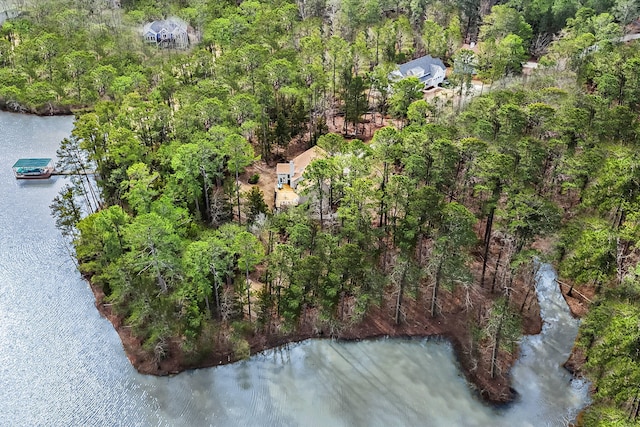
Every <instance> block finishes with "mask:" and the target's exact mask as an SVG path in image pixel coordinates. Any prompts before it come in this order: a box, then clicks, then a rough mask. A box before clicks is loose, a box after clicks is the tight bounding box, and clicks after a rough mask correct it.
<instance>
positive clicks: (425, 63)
mask: <svg viewBox="0 0 640 427" xmlns="http://www.w3.org/2000/svg"><path fill="white" fill-rule="evenodd" d="M446 69H447V67H445V65H444V63H443V62H442V60H440V59H439V58H433V57H432V56H431V55H425V56H422V57H420V58H418V59H414V60H413V61H409V62H407V63H405V64H400V65H398V68H397V69H396V70H395V71H393V72H392V73H391V74H390V75H389V79H390V80H391V81H398V80H401V79H404V78H406V77H417V78H418V80H420V81H421V82H422V83H424V87H425V89H427V88H430V87H434V86H438V85H439V84H440V83H442V82H443V81H444V78H445V70H446Z"/></svg>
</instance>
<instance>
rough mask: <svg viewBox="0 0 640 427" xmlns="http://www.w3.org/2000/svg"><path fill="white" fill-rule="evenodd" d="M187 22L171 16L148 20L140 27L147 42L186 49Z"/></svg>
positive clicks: (187, 38) (187, 36) (187, 40)
mask: <svg viewBox="0 0 640 427" xmlns="http://www.w3.org/2000/svg"><path fill="white" fill-rule="evenodd" d="M187 29H188V26H187V23H186V22H184V21H183V20H182V19H180V18H176V17H171V18H167V19H165V20H162V21H153V22H149V23H148V24H146V25H145V26H144V28H143V29H142V36H143V37H144V40H145V41H146V42H147V43H154V44H155V45H156V46H158V47H165V48H174V49H186V48H187V47H188V46H189V34H188V31H187Z"/></svg>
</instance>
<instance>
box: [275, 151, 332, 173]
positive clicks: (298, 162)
mask: <svg viewBox="0 0 640 427" xmlns="http://www.w3.org/2000/svg"><path fill="white" fill-rule="evenodd" d="M325 154H326V153H325V151H324V150H323V149H322V148H320V147H318V146H317V145H315V146H313V147H311V148H309V149H308V150H307V151H305V152H303V153H301V154H300V155H299V156H297V157H294V159H293V160H292V161H293V167H294V172H293V176H292V177H290V178H291V179H298V178H300V177H301V176H302V174H303V173H304V170H305V169H306V168H307V166H309V164H310V163H311V162H312V161H314V160H315V159H318V158H320V157H324V156H325ZM289 168H290V164H289V163H278V164H277V165H276V173H277V174H281V175H288V174H289V172H290V169H289Z"/></svg>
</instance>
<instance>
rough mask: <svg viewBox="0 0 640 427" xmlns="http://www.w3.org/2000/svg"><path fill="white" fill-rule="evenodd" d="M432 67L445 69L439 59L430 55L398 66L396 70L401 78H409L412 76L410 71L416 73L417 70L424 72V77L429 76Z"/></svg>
mask: <svg viewBox="0 0 640 427" xmlns="http://www.w3.org/2000/svg"><path fill="white" fill-rule="evenodd" d="M432 65H436V66H438V67H440V68H442V69H443V70H444V69H446V68H447V67H445V65H444V62H442V60H441V59H440V58H434V57H432V56H431V55H425V56H421V57H420V58H417V59H414V60H413V61H409V62H407V63H404V64H400V65H398V68H399V70H400V73H402V75H403V76H410V75H412V71H417V70H418V69H422V71H424V75H425V76H427V75H430V74H431V66H432ZM413 75H415V74H413Z"/></svg>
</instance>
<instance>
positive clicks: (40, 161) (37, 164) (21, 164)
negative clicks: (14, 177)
mask: <svg viewBox="0 0 640 427" xmlns="http://www.w3.org/2000/svg"><path fill="white" fill-rule="evenodd" d="M50 163H51V159H45V158H37V159H19V160H18V161H17V162H15V164H14V165H13V167H14V168H45V167H47V166H49V164H50Z"/></svg>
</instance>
